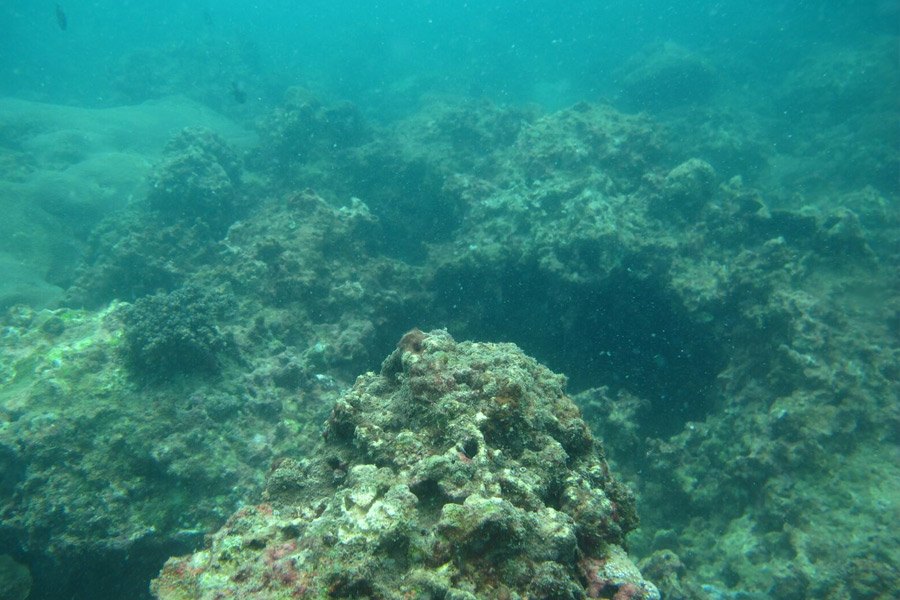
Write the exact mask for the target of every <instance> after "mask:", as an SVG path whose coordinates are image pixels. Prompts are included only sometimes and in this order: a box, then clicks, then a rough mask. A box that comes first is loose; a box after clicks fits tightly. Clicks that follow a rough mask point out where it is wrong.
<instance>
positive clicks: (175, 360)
mask: <svg viewBox="0 0 900 600" xmlns="http://www.w3.org/2000/svg"><path fill="white" fill-rule="evenodd" d="M224 307H225V304H224V303H223V301H222V299H221V298H214V297H212V296H211V295H210V294H207V293H204V292H203V291H202V290H200V289H199V288H195V287H185V288H181V289H179V290H176V291H174V292H172V293H170V294H157V295H154V296H148V297H146V298H141V299H140V300H138V301H137V302H135V303H134V304H133V305H130V306H128V307H127V308H125V309H124V310H123V313H122V314H123V320H124V322H125V345H124V348H123V350H124V354H125V360H126V362H127V363H128V365H129V367H130V368H131V369H132V371H133V372H134V373H135V374H136V375H138V376H142V377H149V378H151V379H159V378H165V377H167V376H170V375H172V374H176V373H203V372H207V373H209V372H215V371H217V370H218V368H219V361H220V359H219V355H220V354H221V353H222V352H223V351H224V350H225V349H226V347H227V343H226V340H225V338H224V337H223V335H222V334H221V332H220V331H219V329H218V327H216V323H215V321H216V317H217V316H219V315H221V313H222V312H223V309H224Z"/></svg>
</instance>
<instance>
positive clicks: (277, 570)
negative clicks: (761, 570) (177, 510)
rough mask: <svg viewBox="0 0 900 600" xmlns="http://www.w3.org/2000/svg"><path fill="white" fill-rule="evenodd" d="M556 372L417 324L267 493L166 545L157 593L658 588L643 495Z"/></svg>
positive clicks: (463, 594) (625, 593) (570, 594)
mask: <svg viewBox="0 0 900 600" xmlns="http://www.w3.org/2000/svg"><path fill="white" fill-rule="evenodd" d="M564 384H565V378H564V377H562V376H559V375H555V374H554V373H552V372H550V371H549V370H548V369H546V368H545V367H543V366H541V365H539V364H538V363H537V362H535V361H534V360H533V359H531V358H528V357H527V356H525V355H524V354H523V353H522V352H521V351H520V350H519V349H518V348H517V347H516V346H514V345H512V344H482V343H471V342H463V343H457V342H455V341H454V340H453V338H451V337H450V335H449V334H448V333H446V331H433V332H430V333H423V332H421V331H419V330H412V331H410V332H409V333H407V334H406V335H405V336H404V337H403V338H402V339H401V341H400V343H399V345H398V347H397V349H396V350H395V351H394V352H393V353H392V354H391V355H390V356H389V357H388V358H387V360H385V362H384V364H383V365H382V368H381V372H380V374H375V373H367V374H365V375H363V376H361V377H360V378H359V379H357V381H356V384H355V385H354V386H353V387H352V388H351V389H350V390H349V391H347V392H346V393H345V394H344V395H343V396H342V397H341V398H340V400H338V402H337V403H336V405H335V406H334V409H333V410H332V413H331V416H330V418H329V420H328V422H327V425H326V428H325V433H324V440H323V441H322V442H321V444H320V446H319V448H318V449H317V451H316V452H315V453H313V454H312V455H311V456H310V457H309V458H304V459H291V458H286V459H284V460H282V461H281V462H280V463H278V464H277V465H276V466H275V467H274V468H273V470H272V472H271V474H270V476H269V481H268V486H267V490H266V494H265V499H264V502H263V503H262V504H259V505H257V506H251V507H246V508H243V509H241V510H240V511H238V512H237V513H236V514H234V515H233V516H232V517H231V519H230V520H229V521H228V522H227V523H226V525H225V526H224V527H223V528H222V529H221V530H220V531H219V532H218V533H216V534H215V535H213V536H212V538H211V542H210V545H209V547H208V548H207V549H205V550H202V551H200V552H197V553H195V554H194V555H191V556H186V557H182V558H173V559H171V560H169V562H168V563H167V564H166V566H165V568H164V569H163V571H162V573H161V574H160V576H159V578H158V579H156V580H155V581H154V583H153V586H152V587H153V591H154V593H155V594H156V595H157V597H158V598H159V599H160V600H175V599H178V600H184V599H188V598H195V599H201V598H204V599H205V598H222V597H250V596H251V595H252V596H253V597H266V598H282V597H285V598H288V597H295V598H327V597H331V598H448V599H449V598H453V599H464V598H465V599H474V598H488V597H490V598H559V599H563V598H572V599H576V598H586V597H587V598H612V597H615V598H643V599H657V598H659V593H658V592H657V590H656V588H655V587H654V586H653V584H651V583H649V582H647V581H645V580H644V579H643V578H642V577H641V575H640V573H639V571H638V570H637V568H636V567H635V566H634V565H633V564H632V563H631V562H630V560H629V559H628V557H627V556H626V554H625V552H624V550H622V544H623V542H624V538H625V535H626V534H627V533H628V531H629V530H631V529H633V528H634V527H635V526H636V524H637V517H636V514H635V509H634V500H633V498H632V496H631V494H630V493H629V491H628V490H627V489H626V488H625V487H624V486H623V485H622V484H620V483H619V482H617V481H616V480H615V479H614V478H613V477H612V475H611V474H610V472H609V469H608V467H607V464H606V461H605V459H604V457H603V450H602V448H601V446H600V443H599V442H598V441H597V440H595V439H594V438H593V437H592V436H591V434H590V432H589V430H588V427H587V425H586V424H585V423H584V421H582V419H581V417H580V414H579V412H578V409H577V408H576V406H575V405H574V404H573V403H572V402H571V401H570V400H569V398H568V397H567V396H566V395H565V393H564V392H563V387H564Z"/></svg>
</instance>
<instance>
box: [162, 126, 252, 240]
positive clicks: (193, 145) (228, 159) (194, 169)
mask: <svg viewBox="0 0 900 600" xmlns="http://www.w3.org/2000/svg"><path fill="white" fill-rule="evenodd" d="M240 177H241V165H240V162H239V161H238V158H237V156H236V155H235V153H234V151H233V150H232V149H231V148H229V147H228V145H227V144H226V143H225V141H224V140H222V138H220V137H219V136H218V135H216V134H215V133H214V132H212V131H210V130H208V129H203V128H191V127H188V128H186V129H184V130H182V131H181V132H180V133H179V134H177V135H176V136H175V137H174V138H172V139H171V140H170V141H169V143H168V144H167V145H166V148H165V151H164V153H163V160H162V162H161V163H160V164H159V165H157V166H156V168H155V169H154V171H153V173H152V174H151V176H150V192H149V194H148V195H147V203H148V205H149V207H150V208H151V209H153V210H156V211H159V212H161V213H162V214H163V215H165V217H167V218H175V219H186V220H193V219H195V218H199V219H201V220H203V221H205V222H207V223H208V224H209V225H211V226H213V227H216V228H220V227H224V226H227V225H229V224H231V223H232V222H233V221H234V220H235V219H236V218H237V215H236V209H237V200H238V195H237V188H238V186H239V185H240Z"/></svg>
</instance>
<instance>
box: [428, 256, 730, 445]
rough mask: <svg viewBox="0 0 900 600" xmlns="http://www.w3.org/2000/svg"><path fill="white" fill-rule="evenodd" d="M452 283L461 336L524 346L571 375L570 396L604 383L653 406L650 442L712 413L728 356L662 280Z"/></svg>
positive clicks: (530, 278) (445, 287)
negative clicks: (715, 393)
mask: <svg viewBox="0 0 900 600" xmlns="http://www.w3.org/2000/svg"><path fill="white" fill-rule="evenodd" d="M454 275H456V276H455V277H453V278H447V279H441V278H438V280H437V282H436V285H437V286H438V289H439V290H440V297H441V298H442V299H443V302H444V309H445V310H446V311H447V313H448V315H447V320H448V322H449V323H453V326H451V329H452V331H454V333H455V334H456V335H458V336H460V337H466V336H472V337H476V336H477V337H481V338H484V339H492V340H503V341H509V342H513V343H515V344H518V345H519V346H521V347H522V348H524V349H525V351H526V352H528V353H529V354H531V355H532V356H535V357H537V358H538V360H540V361H542V362H543V363H545V364H547V365H549V366H550V367H551V368H552V369H553V370H555V371H557V372H560V373H565V374H566V375H567V376H568V378H569V388H568V389H569V392H570V393H577V392H579V391H582V390H584V389H587V388H591V387H597V386H601V385H604V386H609V388H610V389H611V390H612V391H613V392H616V391H618V390H627V391H628V392H631V393H632V394H634V395H636V396H639V397H641V398H643V399H645V400H647V401H648V402H649V403H650V405H651V410H649V411H645V412H644V414H645V416H644V417H643V419H642V421H641V422H640V423H639V425H640V427H641V429H642V430H643V431H644V433H645V434H646V435H651V436H654V437H667V436H670V435H673V434H675V433H678V432H679V431H681V429H682V428H683V427H684V425H685V423H687V422H688V421H698V420H702V419H704V418H705V417H706V415H707V414H708V413H709V411H710V410H711V409H712V406H711V398H712V393H711V391H712V389H713V386H714V384H715V381H716V377H717V375H718V373H719V372H720V371H721V370H722V369H723V368H724V367H725V362H726V360H727V356H726V353H725V352H723V350H722V347H721V343H720V342H719V340H718V339H717V337H716V335H715V333H714V331H713V329H712V328H711V326H709V325H708V324H705V323H700V322H697V321H696V320H695V319H693V318H691V316H690V315H689V314H688V312H687V310H686V309H685V308H684V307H683V305H682V304H681V303H680V301H679V299H678V298H677V297H676V296H675V294H673V293H671V292H670V291H668V290H667V288H666V284H665V282H664V281H662V280H660V279H658V278H655V277H652V276H651V277H645V276H639V275H636V274H635V273H634V272H633V271H632V270H631V269H627V268H622V269H619V270H616V271H613V272H612V273H610V274H609V276H607V277H606V278H604V279H603V280H601V281H598V282H595V283H590V284H573V283H570V282H564V281H559V280H556V279H554V278H553V277H552V276H548V275H547V274H545V273H542V272H541V271H539V270H537V269H531V270H529V269H521V270H503V271H501V272H500V273H498V274H497V276H496V277H489V276H488V275H487V274H485V273H478V274H474V273H472V274H469V275H470V276H463V277H458V275H459V274H458V273H455V274H454Z"/></svg>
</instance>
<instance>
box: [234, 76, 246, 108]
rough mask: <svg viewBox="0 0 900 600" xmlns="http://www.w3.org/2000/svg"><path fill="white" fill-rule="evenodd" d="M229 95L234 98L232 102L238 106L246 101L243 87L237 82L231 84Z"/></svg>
mask: <svg viewBox="0 0 900 600" xmlns="http://www.w3.org/2000/svg"><path fill="white" fill-rule="evenodd" d="M231 95H232V96H234V101H235V102H237V103H238V104H243V103H244V102H246V101H247V92H246V91H245V90H244V86H243V85H241V84H240V83H238V82H237V81H232V82H231Z"/></svg>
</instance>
